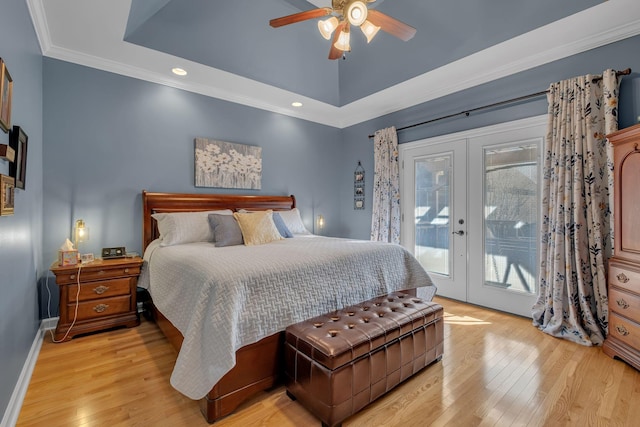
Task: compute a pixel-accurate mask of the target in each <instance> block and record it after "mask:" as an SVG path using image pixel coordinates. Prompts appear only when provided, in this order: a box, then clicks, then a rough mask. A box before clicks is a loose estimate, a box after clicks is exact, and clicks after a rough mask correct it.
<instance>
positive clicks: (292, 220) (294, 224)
mask: <svg viewBox="0 0 640 427" xmlns="http://www.w3.org/2000/svg"><path fill="white" fill-rule="evenodd" d="M278 214H280V217H281V218H282V220H283V221H284V224H285V225H286V226H287V228H288V229H289V231H291V232H292V233H293V234H311V232H309V230H307V227H305V226H304V223H303V222H302V218H301V217H300V211H299V210H298V208H293V209H291V210H289V211H278Z"/></svg>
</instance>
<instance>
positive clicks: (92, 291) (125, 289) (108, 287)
mask: <svg viewBox="0 0 640 427" xmlns="http://www.w3.org/2000/svg"><path fill="white" fill-rule="evenodd" d="M130 289H131V279H130V278H128V277H123V278H121V279H113V280H100V281H97V282H89V283H82V284H81V285H80V295H79V296H78V300H79V301H87V300H92V299H96V298H108V297H112V296H117V295H129V292H130ZM77 293H78V285H69V291H68V292H67V303H69V304H72V303H73V304H75V301H76V294H77Z"/></svg>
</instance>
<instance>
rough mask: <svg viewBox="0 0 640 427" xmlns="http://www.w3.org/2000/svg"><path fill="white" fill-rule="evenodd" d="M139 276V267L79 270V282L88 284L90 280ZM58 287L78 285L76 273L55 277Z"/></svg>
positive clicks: (86, 268)
mask: <svg viewBox="0 0 640 427" xmlns="http://www.w3.org/2000/svg"><path fill="white" fill-rule="evenodd" d="M139 274H140V267H139V266H126V267H118V268H94V267H84V268H82V269H81V270H80V280H81V281H82V282H89V281H92V280H106V279H111V278H115V277H126V276H138V275H139ZM56 282H58V284H59V285H63V284H71V283H78V271H77V270H76V271H71V272H69V273H64V274H60V275H58V276H57V277H56Z"/></svg>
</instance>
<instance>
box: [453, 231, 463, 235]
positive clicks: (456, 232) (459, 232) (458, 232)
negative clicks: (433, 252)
mask: <svg viewBox="0 0 640 427" xmlns="http://www.w3.org/2000/svg"><path fill="white" fill-rule="evenodd" d="M451 234H457V235H458V236H464V230H458V231H454V232H453V233H451Z"/></svg>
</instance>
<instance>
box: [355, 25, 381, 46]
mask: <svg viewBox="0 0 640 427" xmlns="http://www.w3.org/2000/svg"><path fill="white" fill-rule="evenodd" d="M360 30H362V33H363V34H364V36H365V37H366V38H367V43H371V40H373V38H374V37H375V36H376V34H378V31H380V27H378V26H377V25H373V24H372V23H371V21H364V23H363V24H362V25H361V26H360Z"/></svg>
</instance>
